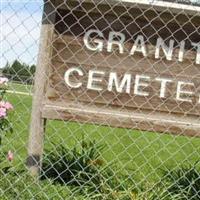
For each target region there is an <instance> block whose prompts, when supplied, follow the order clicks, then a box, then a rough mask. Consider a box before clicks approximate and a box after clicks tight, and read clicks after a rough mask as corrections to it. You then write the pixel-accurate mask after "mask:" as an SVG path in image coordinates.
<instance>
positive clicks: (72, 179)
mask: <svg viewBox="0 0 200 200" xmlns="http://www.w3.org/2000/svg"><path fill="white" fill-rule="evenodd" d="M53 145H54V146H55V147H56V148H55V149H53V151H52V150H49V149H48V150H46V151H45V156H44V161H43V168H42V169H43V173H42V178H45V177H48V178H52V179H53V181H54V182H59V183H69V184H73V185H79V186H81V185H82V184H87V182H88V181H89V180H92V181H94V182H95V181H98V177H97V176H95V174H96V173H97V171H98V167H99V166H100V165H101V164H102V160H100V159H99V156H100V154H99V151H98V150H100V149H102V146H97V145H96V144H95V142H88V143H86V142H84V141H82V142H81V144H80V147H79V148H77V147H74V148H73V149H68V148H66V147H65V146H63V145H59V146H56V144H53Z"/></svg>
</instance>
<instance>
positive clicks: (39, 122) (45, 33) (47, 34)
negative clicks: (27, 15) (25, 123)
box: [27, 2, 55, 175]
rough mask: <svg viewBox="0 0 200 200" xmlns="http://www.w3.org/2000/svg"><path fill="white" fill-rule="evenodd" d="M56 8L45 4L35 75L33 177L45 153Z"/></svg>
mask: <svg viewBox="0 0 200 200" xmlns="http://www.w3.org/2000/svg"><path fill="white" fill-rule="evenodd" d="M53 12H54V8H53V7H52V5H51V4H49V2H45V5H44V13H43V21H42V23H43V24H42V26H41V34H40V47H39V55H38V60H37V68H36V74H35V85H34V95H33V103H32V113H31V125H30V136H29V145H28V158H27V165H28V167H29V170H30V172H31V174H32V175H38V173H39V171H40V170H41V159H42V153H43V137H44V128H45V127H44V123H45V119H44V118H43V117H42V109H43V104H42V101H43V98H44V95H45V89H46V81H47V76H48V71H49V70H50V66H51V57H52V41H53V37H54V29H55V27H54V23H53V20H54V19H55V13H54V14H53Z"/></svg>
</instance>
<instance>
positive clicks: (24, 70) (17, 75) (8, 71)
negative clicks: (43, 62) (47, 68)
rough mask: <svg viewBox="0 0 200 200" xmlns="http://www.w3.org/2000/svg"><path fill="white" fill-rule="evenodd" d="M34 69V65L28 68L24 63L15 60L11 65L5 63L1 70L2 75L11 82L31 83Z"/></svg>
mask: <svg viewBox="0 0 200 200" xmlns="http://www.w3.org/2000/svg"><path fill="white" fill-rule="evenodd" d="M35 69H36V66H35V65H31V66H29V65H27V64H25V63H21V62H20V61H18V60H15V61H14V62H13V63H12V64H9V63H7V64H6V66H5V67H4V68H3V70H2V73H3V75H4V76H6V77H8V78H9V79H11V80H14V81H20V82H23V83H24V82H25V83H32V79H33V75H34V73H35Z"/></svg>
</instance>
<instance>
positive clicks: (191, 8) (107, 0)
mask: <svg viewBox="0 0 200 200" xmlns="http://www.w3.org/2000/svg"><path fill="white" fill-rule="evenodd" d="M51 1H52V2H56V4H62V3H67V2H69V1H66V0H51ZM70 1H71V2H79V3H80V1H78V0H70ZM84 3H97V4H111V5H117V4H119V3H123V4H124V5H127V6H132V5H133V4H137V5H138V6H140V7H141V9H147V8H149V6H152V7H153V9H156V10H158V11H163V10H166V8H168V9H170V12H173V13H180V11H184V13H187V14H190V15H196V14H197V13H200V5H197V4H191V5H188V4H182V3H175V2H167V1H157V0H101V1H99V0H84Z"/></svg>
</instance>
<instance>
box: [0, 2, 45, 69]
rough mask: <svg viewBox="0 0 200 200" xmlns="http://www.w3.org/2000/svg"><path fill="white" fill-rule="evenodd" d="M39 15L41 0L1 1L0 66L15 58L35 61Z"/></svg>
mask: <svg viewBox="0 0 200 200" xmlns="http://www.w3.org/2000/svg"><path fill="white" fill-rule="evenodd" d="M10 2H11V1H10ZM13 2H14V3H13ZM41 16H42V8H41V1H33V2H30V1H29V2H28V3H27V1H18V2H17V1H12V3H9V2H8V1H7V2H1V13H0V27H1V30H0V31H1V38H0V47H1V51H0V52H1V54H0V67H3V66H5V64H6V62H7V61H9V62H12V61H13V60H15V59H19V60H21V61H22V62H26V63H28V64H33V63H36V57H37V52H38V42H39V35H40V23H41Z"/></svg>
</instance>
